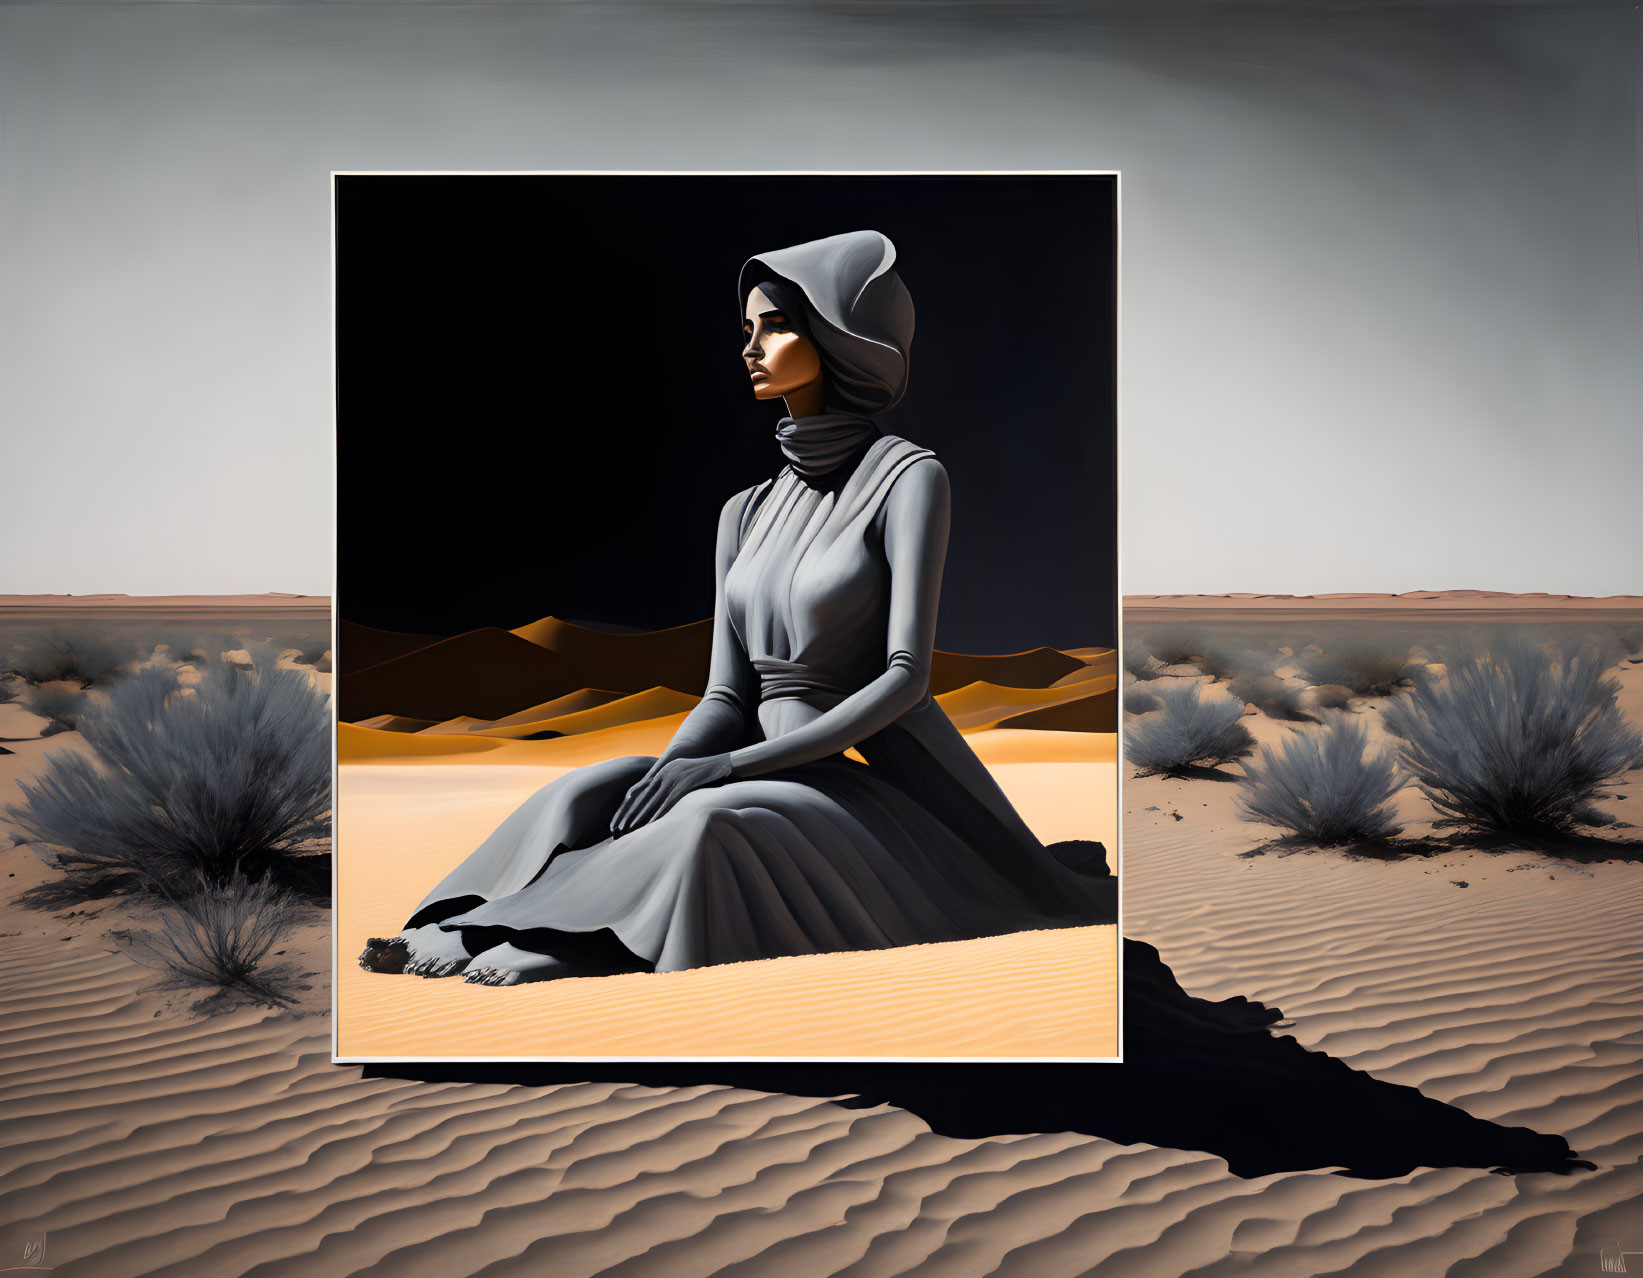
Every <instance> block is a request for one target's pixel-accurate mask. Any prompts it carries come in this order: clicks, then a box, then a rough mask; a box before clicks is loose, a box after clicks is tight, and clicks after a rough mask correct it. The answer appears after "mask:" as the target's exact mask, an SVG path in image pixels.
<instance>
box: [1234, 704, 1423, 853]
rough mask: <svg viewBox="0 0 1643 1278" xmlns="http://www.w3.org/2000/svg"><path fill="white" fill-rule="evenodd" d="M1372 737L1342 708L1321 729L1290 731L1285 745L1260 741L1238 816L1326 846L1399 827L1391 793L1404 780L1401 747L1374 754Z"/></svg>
mask: <svg viewBox="0 0 1643 1278" xmlns="http://www.w3.org/2000/svg"><path fill="white" fill-rule="evenodd" d="M1368 739H1369V737H1368V733H1367V732H1366V731H1365V729H1364V727H1363V725H1362V724H1361V723H1359V722H1358V721H1356V720H1354V719H1352V718H1350V717H1349V716H1347V715H1345V714H1343V713H1342V712H1340V711H1338V710H1336V711H1331V712H1328V713H1327V717H1326V719H1325V725H1324V727H1323V728H1321V729H1308V730H1302V729H1298V728H1297V729H1291V730H1290V732H1289V735H1288V736H1287V737H1286V738H1285V739H1284V743H1283V749H1282V750H1281V751H1278V750H1274V749H1273V748H1272V747H1271V746H1262V747H1261V757H1260V761H1259V762H1258V763H1256V762H1250V763H1246V764H1245V765H1244V779H1243V780H1242V781H1241V782H1240V783H1239V787H1238V793H1237V794H1236V795H1235V796H1234V798H1233V803H1234V805H1235V806H1236V807H1237V808H1238V813H1239V817H1240V818H1241V819H1242V820H1245V821H1259V822H1262V823H1264V824H1266V825H1275V826H1278V827H1279V828H1281V829H1285V830H1289V831H1290V832H1291V833H1293V834H1297V835H1300V836H1301V837H1303V838H1305V839H1309V840H1311V841H1312V842H1314V843H1318V844H1321V845H1324V846H1328V845H1330V844H1340V843H1362V842H1369V841H1373V840H1378V839H1385V838H1389V837H1391V836H1392V835H1394V834H1396V833H1398V831H1399V830H1400V829H1401V828H1402V827H1401V826H1399V825H1398V824H1397V821H1396V819H1395V817H1394V815H1393V808H1392V797H1393V795H1395V794H1397V792H1398V790H1399V789H1400V788H1401V787H1402V786H1403V783H1404V779H1405V778H1404V777H1403V776H1402V775H1401V773H1400V771H1399V769H1398V766H1397V758H1396V754H1395V752H1393V751H1390V750H1382V751H1377V752H1376V753H1375V754H1373V755H1369V754H1368V753H1367V752H1366V748H1365V747H1366V746H1367V744H1368Z"/></svg>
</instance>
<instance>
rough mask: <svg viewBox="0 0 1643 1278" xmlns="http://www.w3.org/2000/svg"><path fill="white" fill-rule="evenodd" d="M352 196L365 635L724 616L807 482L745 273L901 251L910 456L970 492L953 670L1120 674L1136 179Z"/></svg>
mask: <svg viewBox="0 0 1643 1278" xmlns="http://www.w3.org/2000/svg"><path fill="white" fill-rule="evenodd" d="M336 183H337V223H336V229H337V268H336V289H337V373H338V387H337V394H338V427H337V441H338V457H337V473H338V507H339V511H338V532H337V547H338V565H337V582H338V585H337V606H338V610H339V613H340V615H341V616H342V617H344V618H346V619H348V620H350V621H354V622H359V623H362V624H365V625H370V626H378V627H381V628H384V629H391V630H406V631H415V632H419V633H439V634H452V633H456V632H458V631H462V630H467V629H471V628H474V627H477V626H485V625H494V626H502V627H505V628H512V627H515V626H520V625H523V624H525V623H526V622H529V621H533V620H535V619H536V618H538V617H541V616H544V615H548V614H552V615H554V616H558V617H561V618H566V619H570V620H581V621H592V622H595V623H599V624H612V625H615V626H622V627H633V628H642V629H653V628H656V627H661V626H670V625H678V624H682V623H685V622H689V621H695V620H699V619H700V618H703V617H706V616H709V615H711V613H712V610H713V568H712V554H713V541H714V529H715V527H716V524H717V517H718V511H719V508H720V507H721V506H722V505H723V503H724V501H725V500H726V498H728V497H729V496H730V495H731V494H733V493H735V492H737V491H739V490H741V489H743V488H745V487H747V486H748V485H750V484H753V483H755V482H757V481H759V480H761V479H764V478H767V477H768V476H770V475H772V474H774V473H775V472H776V471H777V470H779V469H780V467H781V465H782V460H783V459H782V457H781V454H780V451H779V450H778V448H777V446H776V444H775V442H774V439H773V437H772V435H773V431H774V429H775V424H776V421H777V420H778V419H779V418H780V417H781V415H782V413H783V411H784V409H783V407H782V405H781V404H780V401H773V402H762V403H761V402H759V401H756V400H755V399H754V398H753V396H752V393H751V390H750V389H749V386H748V382H747V376H746V371H745V369H744V367H743V365H742V362H741V359H740V349H741V342H742V339H741V328H740V322H741V315H740V311H739V309H738V305H737V302H738V299H737V297H736V277H737V273H738V271H739V270H740V267H741V265H742V263H743V261H744V260H745V259H746V258H748V257H750V256H752V255H754V254H756V253H759V252H762V251H766V250H770V249H775V248H780V247H783V246H786V245H788V244H793V243H798V242H800V241H803V240H809V239H815V238H817V237H820V236H823V235H832V234H836V233H838V232H840V231H845V230H854V229H859V228H862V227H872V228H874V229H877V230H880V231H883V232H884V233H885V234H886V235H888V236H889V237H890V238H891V240H892V241H893V242H894V243H895V245H896V248H897V269H898V271H899V272H900V273H901V276H902V279H903V280H904V281H905V282H906V284H907V286H908V289H909V290H910V292H911V293H912V296H913V302H914V306H915V308H916V310H917V332H916V335H915V338H914V342H913V349H912V358H911V365H910V367H911V376H910V380H909V388H908V392H907V395H906V397H905V399H904V400H903V401H902V403H901V405H899V406H898V407H897V408H896V409H894V410H892V411H891V412H889V413H886V414H884V415H883V416H882V417H881V418H880V424H881V426H882V427H883V429H884V430H885V431H886V432H887V433H890V434H897V435H902V436H905V437H906V438H908V439H911V440H913V441H914V442H916V443H919V444H923V445H925V446H927V447H929V448H932V449H934V450H935V452H936V454H937V456H939V457H940V458H941V459H942V461H943V463H944V464H945V465H946V467H947V470H948V473H949V476H950V477H951V481H952V490H953V524H952V534H951V538H950V542H949V550H948V560H947V569H946V574H945V578H944V583H943V591H942V604H941V619H940V628H939V631H938V633H937V645H938V646H939V647H942V648H946V649H949V650H954V651H966V652H1006V651H1019V650H1021V649H1024V648H1030V647H1036V646H1038V645H1040V644H1048V645H1051V646H1056V647H1076V646H1081V645H1085V644H1098V645H1104V646H1113V645H1115V644H1116V640H1117V593H1116V592H1117V517H1116V498H1117V473H1116V464H1115V463H1116V457H1115V452H1116V371H1115V344H1116V338H1115V333H1116V328H1115V326H1116V311H1117V306H1116V301H1117V280H1116V190H1117V181H1116V179H1115V178H1112V177H1099V176H1075V175H1069V176H1054V177H1041V176H1035V177H1018V176H894V177H889V176H871V177H855V176H853V177H842V176H784V177H770V176H756V177H754V176H748V177H743V176H687V177H653V176H652V177H646V176H607V175H599V176H550V175H541V176H537V175H531V176H520V175H497V176H478V175H467V176H373V175H344V176H339V177H338V178H337V179H336Z"/></svg>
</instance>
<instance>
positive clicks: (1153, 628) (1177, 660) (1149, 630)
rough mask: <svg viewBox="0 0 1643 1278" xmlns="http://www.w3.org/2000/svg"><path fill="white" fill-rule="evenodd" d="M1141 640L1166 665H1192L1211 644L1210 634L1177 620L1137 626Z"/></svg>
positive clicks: (1160, 662) (1161, 663)
mask: <svg viewBox="0 0 1643 1278" xmlns="http://www.w3.org/2000/svg"><path fill="white" fill-rule="evenodd" d="M1137 633H1138V634H1139V636H1140V639H1141V642H1142V643H1143V644H1144V645H1145V646H1146V648H1147V651H1149V652H1150V653H1151V654H1152V655H1153V656H1154V657H1155V658H1156V659H1157V660H1158V662H1159V664H1160V665H1165V666H1184V665H1190V664H1191V663H1192V662H1193V661H1195V660H1197V659H1198V658H1199V657H1201V656H1202V655H1203V654H1204V650H1205V649H1206V648H1207V647H1209V646H1210V645H1211V640H1210V638H1209V636H1208V634H1206V633H1205V631H1204V630H1203V629H1202V628H1201V627H1199V626H1191V625H1185V624H1183V623H1181V622H1175V621H1161V622H1154V623H1152V624H1150V625H1145V626H1140V627H1137Z"/></svg>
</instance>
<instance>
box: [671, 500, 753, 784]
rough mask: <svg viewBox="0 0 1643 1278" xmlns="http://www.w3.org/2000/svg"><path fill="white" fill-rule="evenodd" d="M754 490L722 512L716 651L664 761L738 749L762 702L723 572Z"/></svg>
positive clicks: (716, 570)
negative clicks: (735, 623) (697, 697)
mask: <svg viewBox="0 0 1643 1278" xmlns="http://www.w3.org/2000/svg"><path fill="white" fill-rule="evenodd" d="M755 492H756V489H755V488H750V489H746V490H744V491H743V492H739V493H737V494H736V495H735V496H734V497H732V498H731V499H730V500H729V501H727V502H726V503H725V504H724V508H723V509H722V510H720V512H719V532H718V542H717V546H716V548H715V551H714V588H713V652H712V656H711V658H710V660H709V663H708V673H707V689H706V690H705V691H704V692H703V694H702V699H701V700H700V701H699V702H697V703H696V705H695V707H694V708H693V709H692V710H691V712H690V713H689V714H688V715H687V716H685V721H684V722H683V723H681V724H680V725H679V727H678V728H677V729H676V730H675V731H674V733H673V740H672V741H670V742H669V743H668V747H667V749H666V750H664V751H663V752H662V755H661V760H662V762H666V761H667V760H669V759H677V758H701V757H703V756H705V755H710V754H720V753H723V752H725V751H727V750H731V749H734V748H735V747H736V746H737V745H738V744H740V743H741V742H742V741H743V740H744V739H745V736H746V731H747V726H748V724H749V723H750V722H751V717H752V715H753V713H754V709H755V707H756V706H757V705H758V682H757V678H756V676H755V675H754V673H753V666H752V663H751V662H749V661H748V659H747V652H746V651H745V650H744V649H743V647H742V641H741V639H740V638H739V637H738V636H737V634H736V629H735V627H734V626H732V625H731V624H730V615H729V606H728V603H727V601H726V598H725V576H726V574H727V573H728V572H729V571H730V565H731V563H732V562H733V561H734V560H735V558H736V550H737V547H738V543H739V541H740V535H741V534H740V530H741V519H742V511H743V510H744V509H745V507H746V505H747V502H748V500H749V498H751V497H752V496H753V494H754V493H755Z"/></svg>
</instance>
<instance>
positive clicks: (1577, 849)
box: [1238, 831, 1643, 864]
mask: <svg viewBox="0 0 1643 1278" xmlns="http://www.w3.org/2000/svg"><path fill="white" fill-rule="evenodd" d="M1269 852H1274V853H1277V854H1279V855H1291V854H1294V853H1298V852H1315V853H1329V852H1334V853H1339V854H1341V855H1344V856H1360V857H1368V858H1371V859H1373V860H1377V861H1399V860H1404V859H1405V858H1409V857H1418V856H1440V855H1442V854H1443V853H1445V852H1499V853H1508V852H1510V853H1518V854H1521V853H1525V852H1539V853H1541V854H1543V855H1545V856H1548V857H1555V858H1557V859H1559V860H1564V861H1576V862H1580V863H1582V864H1596V863H1598V862H1602V861H1621V862H1627V863H1630V864H1638V863H1643V840H1639V839H1614V838H1604V837H1603V836H1602V835H1597V834H1587V833H1582V832H1579V831H1573V832H1569V833H1565V834H1494V833H1489V832H1487V831H1467V832H1464V833H1458V834H1450V835H1447V836H1443V837H1437V836H1434V837H1431V838H1397V837H1392V838H1385V839H1365V840H1361V841H1359V842H1355V843H1337V844H1329V845H1324V844H1320V843H1318V842H1317V841H1316V840H1314V839H1308V838H1305V837H1303V836H1301V835H1298V834H1290V835H1285V836H1283V837H1282V838H1277V839H1269V840H1267V841H1266V842H1265V843H1261V844H1258V845H1257V846H1255V847H1253V848H1250V849H1248V850H1247V851H1244V852H1240V853H1238V855H1239V856H1240V857H1241V858H1245V859H1247V858H1249V857H1256V856H1265V855H1266V854H1267V853H1269Z"/></svg>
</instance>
